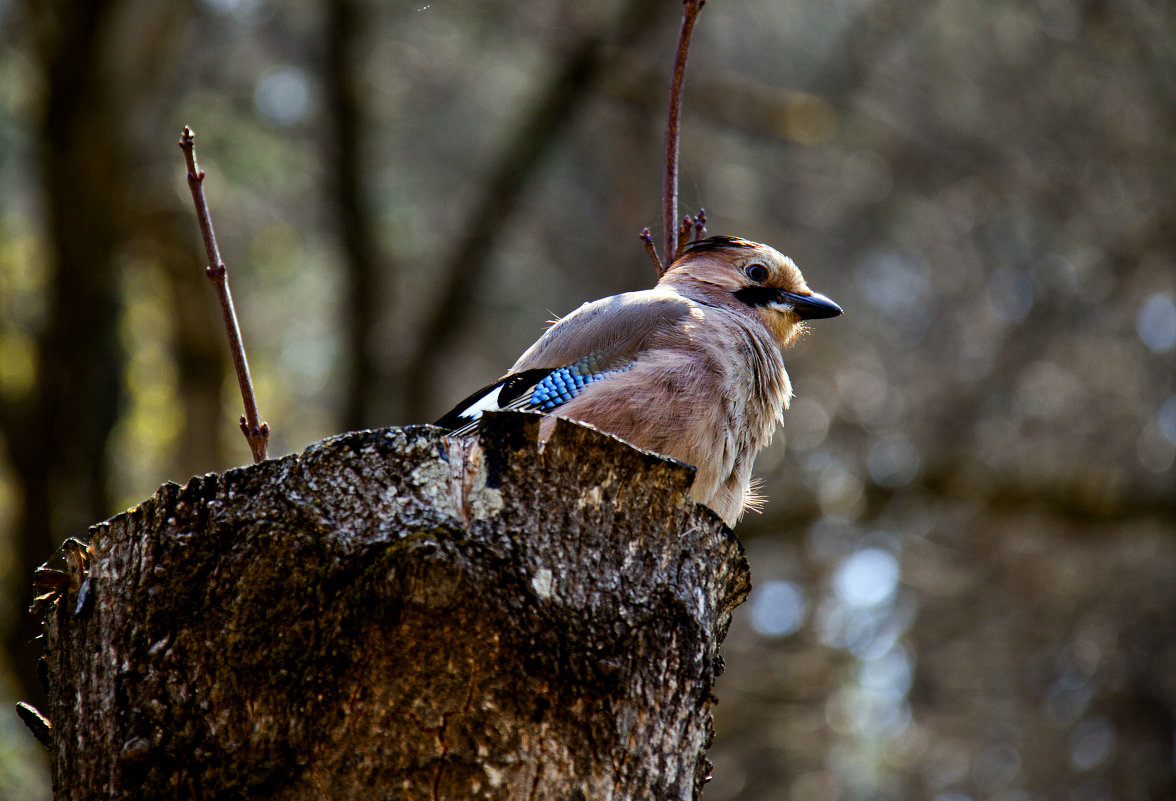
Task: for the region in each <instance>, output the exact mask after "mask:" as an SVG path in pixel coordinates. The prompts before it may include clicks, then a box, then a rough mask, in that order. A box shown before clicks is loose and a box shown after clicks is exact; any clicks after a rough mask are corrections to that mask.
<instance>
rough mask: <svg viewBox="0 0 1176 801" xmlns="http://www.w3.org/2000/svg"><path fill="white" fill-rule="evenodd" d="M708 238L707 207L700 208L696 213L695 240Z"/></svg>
mask: <svg viewBox="0 0 1176 801" xmlns="http://www.w3.org/2000/svg"><path fill="white" fill-rule="evenodd" d="M700 239H706V209H699V210H698V214H695V215H694V240H693V241H695V242H697V241H699V240H700Z"/></svg>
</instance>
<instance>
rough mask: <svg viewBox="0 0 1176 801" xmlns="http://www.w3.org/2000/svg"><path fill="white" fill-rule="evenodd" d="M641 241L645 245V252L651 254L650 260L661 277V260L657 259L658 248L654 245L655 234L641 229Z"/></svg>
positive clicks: (646, 229)
mask: <svg viewBox="0 0 1176 801" xmlns="http://www.w3.org/2000/svg"><path fill="white" fill-rule="evenodd" d="M641 241H642V242H644V243H645V252H646V253H648V254H649V260H650V261H652V262H653V269H655V270H657V274H658V276H659V277H660V276H661V274H662V263H661V259H659V258H658V257H657V248H656V247H655V246H654V244H653V234H651V233H650V232H649V228H642V229H641Z"/></svg>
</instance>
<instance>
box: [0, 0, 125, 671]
mask: <svg viewBox="0 0 1176 801" xmlns="http://www.w3.org/2000/svg"><path fill="white" fill-rule="evenodd" d="M116 5H117V4H116V3H114V2H111V0H75V1H74V2H69V1H68V0H62V1H60V2H31V3H27V4H26V13H27V20H28V22H29V23H30V25H31V26H32V29H33V33H34V39H35V49H34V52H35V55H36V57H37V59H38V67H39V70H40V72H41V75H42V76H43V81H44V83H43V86H44V95H43V97H42V100H41V106H40V114H39V118H38V120H37V141H38V143H39V145H40V168H41V186H42V191H43V194H42V202H43V206H44V214H45V227H46V240H47V241H48V242H49V249H48V257H49V260H50V263H49V265H48V270H47V272H48V273H49V275H50V276H51V279H50V283H49V289H48V292H47V302H46V313H45V322H44V327H43V329H42V330H41V332H40V334H39V336H38V338H37V376H36V383H35V386H34V388H33V390H32V392H31V393H30V394H29V396H28V398H27V402H26V403H24V404H22V405H21V406H20V407H19V408H6V409H5V410H4V414H3V416H2V417H0V420H2V421H3V423H4V435H5V438H6V440H7V442H8V449H9V454H10V457H11V459H12V462H13V465H14V466H15V468H16V469H15V473H16V475H17V477H18V481H19V482H20V489H21V492H20V495H21V496H22V497H23V499H24V506H23V508H22V509H21V514H20V519H19V522H18V524H17V528H16V536H15V538H14V542H15V546H16V552H15V554H14V561H15V562H16V563H17V564H18V565H22V566H24V567H25V568H26V569H23V570H19V571H17V573H18V575H22V576H28V575H30V574H31V569H32V567H33V565H36V564H37V563H39V562H41V561H42V560H43V559H44V557H45V555H46V554H48V553H51V552H52V550H53V548H55V547H56V546H57V545H58V544H59V543H60V542H61V540H62V539H63V538H64V537H65V536H68V535H69V534H71V533H78V532H81V531H83V530H84V529H85V527H86V526H87V525H88V522H87V521H93V520H95V519H97V518H100V517H103V516H105V515H106V514H109V510H110V498H109V487H108V485H107V479H106V472H107V471H106V469H105V457H106V443H107V440H108V438H109V436H110V432H111V429H112V428H113V426H114V423H115V421H116V418H117V412H118V404H119V399H120V394H121V390H122V383H123V362H124V358H123V351H122V347H121V343H120V342H119V336H118V318H119V308H120V301H119V282H118V276H117V271H116V252H115V251H116V246H117V243H118V241H119V238H120V233H119V232H120V225H119V213H120V207H121V205H122V204H123V202H124V198H123V196H122V193H121V191H120V186H121V181H120V175H121V173H122V160H121V158H120V152H119V148H118V147H117V146H116V131H117V125H116V113H117V111H118V109H117V108H116V107H115V106H114V104H112V103H111V102H110V95H109V92H108V85H107V82H106V80H105V76H106V71H105V69H104V64H103V55H104V49H103V48H104V45H105V44H107V43H108V37H109V35H110V33H111V28H112V26H111V24H110V23H111V20H112V17H113V12H114V7H115V6H116ZM19 589H20V590H21V591H23V593H24V597H29V596H28V594H27V593H28V592H29V591H30V589H31V588H30V587H29V585H28V584H26V585H25V586H24V587H23V588H19ZM18 597H19V596H18ZM21 617H22V623H21V625H19V626H17V627H16V629H15V630H14V631H13V632H11V633H10V638H9V642H8V647H9V650H10V652H11V653H12V654H13V658H14V660H15V662H16V664H17V666H18V670H19V672H20V676H21V678H22V684H23V687H22V690H23V691H24V692H25V693H32V692H33V691H34V688H36V686H37V685H36V681H35V679H34V678H33V676H34V675H35V671H34V662H35V654H34V653H33V650H34V646H33V644H32V638H33V636H35V634H36V631H35V627H34V626H33V624H32V621H29V620H28V619H27V618H26V617H24V616H21Z"/></svg>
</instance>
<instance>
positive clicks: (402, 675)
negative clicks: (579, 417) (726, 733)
mask: <svg viewBox="0 0 1176 801" xmlns="http://www.w3.org/2000/svg"><path fill="white" fill-rule="evenodd" d="M485 429H486V430H485V432H484V433H483V436H482V440H481V447H480V448H478V447H470V446H468V445H466V446H462V445H461V444H459V443H451V442H449V441H448V440H447V439H446V438H445V437H444V436H443V434H442V432H441V431H440V430H438V429H436V428H432V427H411V428H390V429H384V430H379V431H361V432H356V433H351V434H345V435H342V436H339V437H335V438H332V439H329V440H325V441H324V442H322V443H319V444H316V445H314V446H312V447H311V448H309V449H307V450H306V451H305V452H304V453H302V454H300V455H295V456H288V457H286V458H283V459H279V460H273V461H268V462H264V463H262V464H260V465H256V466H251V467H247V468H242V469H237V470H231V471H229V472H227V473H225V474H224V475H219V476H218V475H215V474H209V475H207V476H204V477H202V478H194V479H192V480H191V481H190V482H189V483H188V484H187V485H185V486H182V487H181V486H179V485H176V484H167V485H164V486H163V487H161V488H160V489H159V491H158V492H157V493H156V494H155V495H154V497H152V498H151V499H149V500H147V501H145V502H143V503H142V504H140V505H139V506H137V507H135V508H134V509H130V510H128V511H127V512H125V513H124V514H122V515H119V516H118V517H115V518H113V519H112V520H110V521H108V522H105V523H102V524H100V525H98V526H95V527H94V528H92V529H91V544H90V552H91V563H90V566H89V571H88V581H86V582H85V584H81V581H82V580H83V579H84V578H85V577H84V576H75V585H77V584H81V586H80V587H79V588H78V589H77V590H74V591H68V592H66V593H65V594H64V595H63V596H62V597H61V599H60V600H59V601H58V602H57V603H56V604H55V605H53V606H52V607H50V608H49V610H48V612H47V615H46V631H47V637H46V658H47V663H48V678H49V683H50V699H51V700H50V707H49V710H48V712H49V717H50V719H51V720H52V721H53V724H54V735H53V745H52V753H53V782H54V789H55V793H56V795H57V797H58V798H71V799H85V798H130V797H133V798H168V799H173V798H203V799H213V798H241V797H248V798H275V799H277V798H280V799H300V798H324V797H326V798H348V799H365V798H373V799H374V798H379V799H387V798H395V799H432V798H450V799H465V798H487V799H489V798H495V799H497V798H518V799H554V798H584V799H610V798H612V799H620V798H639V799H664V798H675V799H676V798H696V797H698V795H699V794H700V792H701V788H702V785H703V782H704V776H705V773H706V761H705V759H704V752H705V749H706V747H707V745H708V744H709V739H710V737H711V715H710V704H711V702H712V700H713V699H712V697H711V694H710V693H711V688H712V685H713V682H714V679H715V677H716V674H717V673H718V671H719V670H720V666H721V661H720V660H719V657H718V653H717V650H718V645H719V642H720V641H721V640H722V638H723V636H724V635H725V633H726V629H727V625H728V623H729V621H730V615H731V611H732V609H733V608H734V607H735V606H736V605H737V604H739V603H740V602H741V601H742V600H743V598H744V597H745V595H746V593H747V590H748V587H749V582H748V568H747V564H746V561H745V559H744V556H743V551H742V548H741V546H740V545H739V542H738V540H737V539H736V538H735V536H734V534H733V533H732V532H731V531H730V529H728V528H726V527H725V526H723V524H722V523H721V522H720V521H719V520H718V518H717V517H716V516H715V515H714V514H713V513H711V512H710V511H709V510H708V509H705V508H704V507H701V506H697V505H695V504H694V503H692V502H691V501H690V499H689V496H688V487H689V483H690V480H691V472H690V470H689V469H688V468H685V467H683V466H681V465H678V464H676V463H673V462H670V461H667V460H665V459H663V458H661V457H658V456H656V455H653V454H648V453H643V452H641V451H637V450H634V449H632V448H630V447H628V446H627V445H625V444H624V443H622V442H620V441H619V440H616V439H614V438H612V437H609V436H607V435H604V434H601V433H599V432H597V431H595V430H592V429H590V428H586V427H584V426H580V425H576V424H571V423H561V424H560V425H559V426H557V427H556V429H555V432H554V434H553V436H552V437H551V439H550V440H549V441H548V443H547V445H546V446H545V447H544V448H543V449H542V450H540V449H539V448H538V447H537V445H536V444H535V443H536V433H537V419H536V418H535V417H534V416H532V415H522V414H504V415H494V416H492V418H491V419H489V420H488V421H487V425H486V426H485Z"/></svg>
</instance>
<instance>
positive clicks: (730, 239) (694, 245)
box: [682, 236, 758, 256]
mask: <svg viewBox="0 0 1176 801" xmlns="http://www.w3.org/2000/svg"><path fill="white" fill-rule="evenodd" d="M754 247H758V245H757V244H756V243H755V242H752V241H751V240H750V239H743V238H742V237H738V236H708V237H707V238H706V239H700V240H698V241H697V242H691V243H690V244H689V245H687V246H686V249H685V250H683V251H682V255H683V256H685V255H686V254H687V253H707V252H709V251H712V250H722V249H724V248H754Z"/></svg>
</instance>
